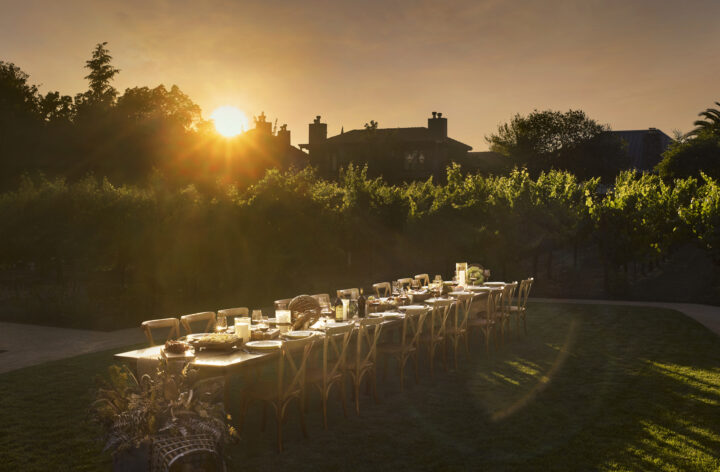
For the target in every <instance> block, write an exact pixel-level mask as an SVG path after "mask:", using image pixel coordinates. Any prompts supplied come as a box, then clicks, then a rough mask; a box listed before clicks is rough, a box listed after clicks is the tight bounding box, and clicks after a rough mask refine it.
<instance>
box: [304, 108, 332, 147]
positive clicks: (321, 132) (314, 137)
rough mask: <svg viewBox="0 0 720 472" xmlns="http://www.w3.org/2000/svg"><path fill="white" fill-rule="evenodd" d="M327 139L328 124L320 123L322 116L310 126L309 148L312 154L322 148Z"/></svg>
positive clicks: (317, 117)
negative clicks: (314, 149) (315, 149)
mask: <svg viewBox="0 0 720 472" xmlns="http://www.w3.org/2000/svg"><path fill="white" fill-rule="evenodd" d="M326 139H327V123H320V115H318V116H316V117H315V120H314V121H313V122H312V123H310V125H309V126H308V147H309V148H310V152H312V151H313V148H317V147H319V146H322V145H323V144H324V143H325V140H326Z"/></svg>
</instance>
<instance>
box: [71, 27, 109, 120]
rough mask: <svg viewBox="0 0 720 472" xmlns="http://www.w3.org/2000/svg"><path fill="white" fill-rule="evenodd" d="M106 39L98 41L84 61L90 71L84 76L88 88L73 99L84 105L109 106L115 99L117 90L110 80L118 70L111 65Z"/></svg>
mask: <svg viewBox="0 0 720 472" xmlns="http://www.w3.org/2000/svg"><path fill="white" fill-rule="evenodd" d="M105 46H107V41H106V42H103V43H98V44H97V45H96V46H95V49H94V50H93V53H92V57H91V58H90V59H89V60H87V61H86V62H85V68H86V69H89V70H90V73H89V74H88V75H86V76H85V79H87V80H88V82H89V90H88V91H87V92H84V93H81V94H78V95H77V96H76V97H75V101H76V102H77V103H78V104H79V105H81V106H83V107H85V106H91V107H96V106H100V107H106V108H107V107H110V106H112V105H113V104H114V103H115V100H116V99H117V94H118V92H117V90H116V89H115V87H113V86H112V85H111V84H110V82H112V80H113V79H114V78H115V76H116V75H117V74H118V73H119V72H120V69H117V68H115V67H114V66H113V65H112V56H111V55H110V50H108V49H107V48H106V47H105Z"/></svg>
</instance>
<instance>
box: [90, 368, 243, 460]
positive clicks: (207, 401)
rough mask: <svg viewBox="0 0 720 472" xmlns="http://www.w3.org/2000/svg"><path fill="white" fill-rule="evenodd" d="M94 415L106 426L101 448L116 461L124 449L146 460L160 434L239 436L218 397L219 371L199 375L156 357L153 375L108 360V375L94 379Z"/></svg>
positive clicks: (222, 440)
mask: <svg viewBox="0 0 720 472" xmlns="http://www.w3.org/2000/svg"><path fill="white" fill-rule="evenodd" d="M98 381H99V383H100V387H99V389H98V392H97V399H96V400H95V402H94V403H93V404H92V406H91V414H92V417H93V419H94V420H95V421H96V422H97V423H99V424H101V425H102V426H103V427H104V430H105V450H106V451H111V452H112V454H113V458H114V460H116V461H117V458H118V457H119V456H123V454H131V453H132V451H138V450H141V451H145V452H144V453H143V454H145V455H147V456H148V457H147V458H143V462H145V459H147V463H149V450H150V447H151V445H152V442H153V439H154V438H157V437H159V436H162V437H164V438H166V437H177V438H183V437H189V436H193V435H199V434H203V435H209V436H212V437H213V438H214V440H215V442H216V444H217V445H218V447H220V446H221V445H222V444H223V443H226V442H229V441H230V440H232V439H234V438H237V432H236V431H235V429H234V428H233V427H232V426H230V425H229V424H228V422H227V420H229V419H230V416H229V415H226V414H225V410H224V407H223V403H222V401H220V398H221V395H222V391H223V387H224V384H223V379H222V377H219V378H218V377H213V378H206V379H199V376H198V372H197V370H196V369H194V368H192V367H190V365H186V366H185V367H184V368H183V367H181V368H174V366H173V365H169V364H168V362H167V360H165V359H163V360H161V361H160V364H159V366H158V369H157V372H156V375H155V376H150V375H148V374H145V375H143V376H142V377H141V378H140V380H139V381H138V379H137V378H136V376H135V375H134V374H133V373H132V372H131V371H130V369H128V367H127V366H122V367H119V366H116V365H113V366H110V368H109V376H108V378H102V379H99V380H98Z"/></svg>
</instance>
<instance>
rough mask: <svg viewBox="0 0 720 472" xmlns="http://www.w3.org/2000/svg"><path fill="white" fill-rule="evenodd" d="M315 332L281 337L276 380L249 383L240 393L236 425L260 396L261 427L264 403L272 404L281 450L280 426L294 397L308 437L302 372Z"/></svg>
mask: <svg viewBox="0 0 720 472" xmlns="http://www.w3.org/2000/svg"><path fill="white" fill-rule="evenodd" d="M315 341H316V337H315V336H310V337H308V338H304V339H298V340H293V341H284V342H283V345H282V347H281V348H280V352H279V353H278V357H277V367H276V370H277V377H276V379H275V381H272V380H265V381H257V382H252V383H250V384H249V385H248V386H247V387H245V389H244V390H243V392H242V393H241V395H240V419H239V426H238V427H239V428H242V425H243V422H244V418H245V415H246V413H247V410H248V407H249V405H250V404H251V403H252V402H253V401H255V400H259V401H262V402H263V418H262V430H263V431H264V430H265V423H266V420H267V407H268V405H269V406H272V407H273V410H274V412H275V423H276V427H277V446H278V450H279V451H281V452H282V450H283V441H282V426H283V423H285V419H286V417H287V413H288V407H289V406H290V404H291V403H292V401H293V400H296V402H297V405H298V411H299V413H300V427H301V429H302V433H303V436H305V437H307V435H308V434H307V427H306V426H305V413H304V408H303V405H302V400H303V397H304V394H305V374H306V369H307V363H308V359H309V358H310V354H311V351H312V347H313V344H314V343H315Z"/></svg>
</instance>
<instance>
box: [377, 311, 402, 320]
mask: <svg viewBox="0 0 720 472" xmlns="http://www.w3.org/2000/svg"><path fill="white" fill-rule="evenodd" d="M382 315H383V318H384V319H386V320H401V319H403V318H404V316H403V314H402V313H395V312H392V311H387V312H385V313H383V314H382Z"/></svg>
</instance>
